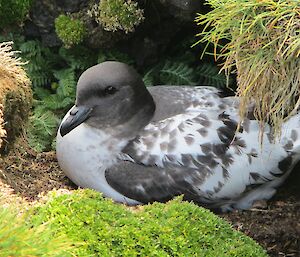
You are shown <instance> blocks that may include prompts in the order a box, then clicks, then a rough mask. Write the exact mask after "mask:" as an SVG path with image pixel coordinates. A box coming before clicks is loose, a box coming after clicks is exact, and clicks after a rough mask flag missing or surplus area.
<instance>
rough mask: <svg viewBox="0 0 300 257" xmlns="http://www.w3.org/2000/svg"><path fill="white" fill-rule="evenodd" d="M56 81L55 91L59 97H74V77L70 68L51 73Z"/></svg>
mask: <svg viewBox="0 0 300 257" xmlns="http://www.w3.org/2000/svg"><path fill="white" fill-rule="evenodd" d="M53 75H54V77H55V78H56V79H58V84H59V86H58V88H57V90H56V92H57V94H58V95H59V96H60V97H74V96H75V91H76V76H75V72H74V70H73V69H72V68H67V69H63V70H58V71H55V72H54V73H53Z"/></svg>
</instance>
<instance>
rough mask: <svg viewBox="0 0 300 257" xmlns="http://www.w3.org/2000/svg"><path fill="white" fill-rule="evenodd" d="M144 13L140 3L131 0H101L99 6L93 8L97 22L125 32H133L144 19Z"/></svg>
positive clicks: (107, 27) (112, 29)
mask: <svg viewBox="0 0 300 257" xmlns="http://www.w3.org/2000/svg"><path fill="white" fill-rule="evenodd" d="M143 13H144V12H143V10H142V9H139V8H138V4H137V3H136V2H135V1H131V0H101V1H100V3H99V6H95V7H94V9H93V10H92V14H93V15H94V16H95V20H96V22H97V23H99V24H101V25H102V26H103V28H104V29H105V30H108V31H117V30H123V31H125V33H128V32H133V31H134V28H135V27H136V26H137V25H139V24H140V23H141V22H142V21H143V20H144V16H143Z"/></svg>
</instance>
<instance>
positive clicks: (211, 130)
mask: <svg viewBox="0 0 300 257" xmlns="http://www.w3.org/2000/svg"><path fill="white" fill-rule="evenodd" d="M238 106H239V99H238V98H235V97H224V98H223V97H221V96H220V92H219V91H218V90H217V89H215V88H212V87H184V86H182V87H180V86H156V87H149V88H147V89H146V88H145V86H144V84H143V82H142V79H141V78H140V76H139V75H138V74H137V73H136V71H135V70H134V69H132V68H131V67H129V66H127V65H126V64H122V63H119V62H105V63H102V64H98V65H96V66H93V67H91V68H89V69H88V70H86V71H85V72H84V73H83V74H82V75H81V77H80V79H79V81H78V85H77V95H76V103H75V106H73V107H72V108H71V110H70V111H69V112H68V113H67V114H66V116H65V117H64V119H63V121H62V123H61V126H60V128H59V131H58V135H57V158H58V161H59V164H60V166H61V168H62V170H63V171H64V172H65V174H66V175H67V176H68V177H69V178H70V179H71V180H72V181H73V182H74V183H75V184H77V185H79V186H81V187H89V188H93V189H95V190H98V191H101V192H103V194H104V195H105V196H107V197H110V198H112V199H114V200H115V201H117V202H124V203H127V204H140V203H148V202H153V201H167V200H169V199H171V198H173V197H174V196H176V195H181V194H184V195H185V198H186V199H188V200H193V201H194V202H196V203H199V204H202V205H205V206H208V207H212V208H217V207H218V208H221V209H222V210H224V211H225V210H231V209H248V208H250V207H251V206H252V204H253V202H254V201H256V200H261V199H269V198H270V197H272V196H273V195H274V193H275V192H276V188H277V187H278V186H279V185H280V184H281V183H282V182H283V181H284V180H285V178H286V177H287V176H288V174H289V173H290V171H291V169H292V168H293V166H294V165H295V164H296V162H297V161H298V160H299V158H300V137H299V133H300V132H298V131H299V128H300V116H299V114H297V115H295V116H294V117H292V118H291V119H289V120H288V121H287V122H286V123H285V124H284V125H283V127H282V135H281V138H280V139H279V140H277V141H275V142H274V141H273V140H272V133H271V131H270V127H269V126H268V125H266V126H265V129H264V136H263V142H262V146H261V145H260V142H259V125H258V122H257V121H256V120H255V119H253V118H251V115H249V117H248V118H246V119H245V120H244V121H243V123H242V124H241V127H240V129H239V131H237V124H238V122H239V115H238ZM249 113H251V108H250V107H249Z"/></svg>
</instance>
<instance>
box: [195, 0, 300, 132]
mask: <svg viewBox="0 0 300 257" xmlns="http://www.w3.org/2000/svg"><path fill="white" fill-rule="evenodd" d="M207 2H208V4H209V5H210V6H211V7H212V11H211V12H209V13H207V14H203V15H202V14H198V17H197V18H196V22H197V24H198V25H201V26H204V29H203V31H202V32H201V33H199V34H198V36H199V37H201V38H200V40H199V42H210V43H213V44H214V49H215V52H214V54H215V56H217V57H219V58H220V57H221V59H223V58H224V60H225V62H224V64H223V69H224V70H226V72H227V74H229V73H230V72H231V71H232V70H233V69H234V68H235V67H236V69H237V79H238V80H237V81H238V89H237V95H238V96H241V106H240V114H241V116H242V117H244V116H245V114H246V113H245V112H246V106H247V105H248V104H249V102H250V101H254V102H255V104H256V109H255V116H256V118H257V119H259V120H260V121H261V128H262V130H263V126H262V125H263V123H264V122H268V123H270V124H271V125H272V126H273V128H274V131H275V134H277V135H278V132H280V127H281V124H282V122H283V121H284V119H287V118H289V117H290V116H291V115H293V114H294V113H295V111H296V110H297V108H298V107H299V104H300V98H299V89H300V87H299V85H300V69H299V67H300V66H299V65H300V60H299V54H300V36H299V35H300V29H299V24H300V1H298V0H285V1H277V0H260V1H258V0H257V1H245V0H226V1H225V0H222V1H219V0H218V1H217V0H207ZM262 130H261V131H262Z"/></svg>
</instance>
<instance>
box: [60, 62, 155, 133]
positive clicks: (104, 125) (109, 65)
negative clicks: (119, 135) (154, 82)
mask: <svg viewBox="0 0 300 257" xmlns="http://www.w3.org/2000/svg"><path fill="white" fill-rule="evenodd" d="M154 111H155V104H154V102H153V99H152V96H151V95H150V93H149V92H148V90H147V89H146V87H145V85H144V83H143V80H142V78H141V77H140V75H139V74H138V73H137V72H136V71H135V70H134V69H133V68H131V67H130V66H128V65H126V64H124V63H120V62H113V61H109V62H104V63H101V64H98V65H95V66H93V67H91V68H89V69H87V70H86V71H85V72H83V73H82V75H81V76H80V78H79V80H78V83H77V91H76V103H75V107H74V108H73V109H72V111H71V112H70V116H69V117H68V118H67V119H66V120H65V121H64V122H63V123H62V125H61V128H60V133H61V135H62V136H64V135H66V134H67V133H69V132H70V131H71V130H72V129H74V128H75V127H77V126H78V125H80V124H81V123H83V122H84V123H86V124H88V125H90V126H92V127H95V128H100V129H108V128H116V127H118V128H121V127H122V125H123V124H127V123H130V124H131V126H135V127H131V128H130V129H133V130H136V129H141V127H144V126H145V125H146V124H147V123H148V122H149V121H150V119H151V118H152V116H153V114H154ZM135 123H136V124H135ZM134 124H135V125H134ZM124 129H125V127H124Z"/></svg>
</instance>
